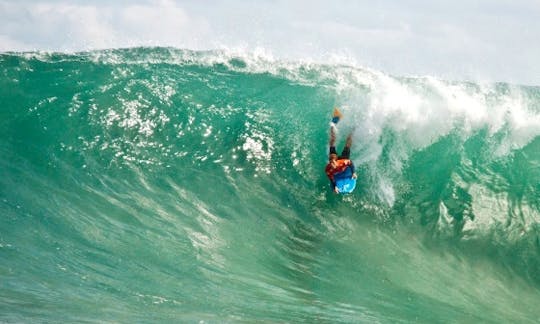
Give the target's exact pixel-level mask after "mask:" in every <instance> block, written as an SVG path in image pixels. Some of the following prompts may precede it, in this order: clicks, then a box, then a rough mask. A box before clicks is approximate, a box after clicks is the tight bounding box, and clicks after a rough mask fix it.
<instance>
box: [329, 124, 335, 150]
mask: <svg viewBox="0 0 540 324" xmlns="http://www.w3.org/2000/svg"><path fill="white" fill-rule="evenodd" d="M329 145H330V152H329V153H328V155H330V154H336V155H337V152H336V126H335V125H331V126H330V143H329Z"/></svg>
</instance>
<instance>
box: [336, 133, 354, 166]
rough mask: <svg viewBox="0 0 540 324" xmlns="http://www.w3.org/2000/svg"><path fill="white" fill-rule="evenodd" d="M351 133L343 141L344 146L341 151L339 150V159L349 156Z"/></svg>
mask: <svg viewBox="0 0 540 324" xmlns="http://www.w3.org/2000/svg"><path fill="white" fill-rule="evenodd" d="M352 135H353V132H351V133H350V134H349V136H347V140H346V141H345V147H344V148H343V151H342V152H341V156H340V157H339V158H340V159H349V158H350V157H351V146H352Z"/></svg>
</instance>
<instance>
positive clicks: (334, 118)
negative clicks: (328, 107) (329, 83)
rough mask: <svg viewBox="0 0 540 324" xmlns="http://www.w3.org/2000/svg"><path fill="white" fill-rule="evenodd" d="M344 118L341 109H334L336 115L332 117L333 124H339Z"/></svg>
mask: <svg viewBox="0 0 540 324" xmlns="http://www.w3.org/2000/svg"><path fill="white" fill-rule="evenodd" d="M342 116H343V115H342V114H341V112H340V111H339V109H337V108H334V114H333V115H332V123H334V124H337V123H338V122H339V119H340V118H341V117H342Z"/></svg>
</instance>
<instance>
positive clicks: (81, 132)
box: [0, 48, 540, 322]
mask: <svg viewBox="0 0 540 324" xmlns="http://www.w3.org/2000/svg"><path fill="white" fill-rule="evenodd" d="M0 68H1V74H0V75H1V77H0V85H1V86H0V98H1V100H2V102H1V103H0V106H2V110H1V112H0V114H1V116H0V126H1V127H0V129H1V130H0V152H1V153H2V154H0V173H1V174H2V177H1V179H0V181H1V186H0V196H1V203H0V206H1V207H0V210H1V212H2V214H3V215H4V217H2V220H1V226H2V229H3V234H2V236H1V237H0V251H1V255H2V257H1V258H2V262H1V263H2V266H1V269H2V272H1V273H2V274H1V276H2V279H3V281H4V282H6V284H5V288H6V290H5V291H4V292H3V293H1V294H0V296H1V300H0V307H1V308H2V309H4V310H6V312H3V313H4V314H6V315H4V316H3V319H4V320H7V321H19V320H23V321H24V320H28V319H30V318H33V317H36V316H37V317H38V318H48V319H51V320H54V318H55V317H54V316H55V314H54V313H55V312H53V311H51V307H59V306H60V308H54V309H60V310H64V314H68V315H67V316H68V318H67V319H68V320H80V319H86V320H88V319H90V318H94V317H91V316H92V315H91V313H90V312H89V311H82V310H81V309H82V308H81V307H82V306H81V305H85V304H88V302H89V301H92V303H91V304H92V305H95V306H96V307H106V305H108V306H107V307H108V309H110V310H111V312H110V314H111V315H109V316H110V317H107V316H106V315H104V317H101V318H98V319H97V320H105V321H107V320H118V319H119V318H126V319H131V320H160V319H161V320H167V319H173V318H174V319H178V318H181V319H183V320H185V321H193V320H210V321H213V320H220V319H221V317H220V316H222V315H223V314H226V315H227V316H228V317H225V318H226V320H227V321H255V320H268V321H314V320H320V321H338V322H350V321H356V320H358V319H360V320H362V321H382V322H386V321H394V320H397V319H402V320H404V321H407V320H414V319H415V318H416V319H417V320H418V313H416V312H412V311H411V310H410V309H409V308H408V307H406V306H404V305H403V304H402V303H401V302H400V300H402V298H407V300H409V302H410V303H411V305H415V307H416V308H417V309H423V310H429V311H428V312H427V313H426V314H430V315H425V314H424V315H422V316H420V319H421V320H422V321H428V320H430V321H431V320H437V321H442V320H448V319H451V318H454V319H455V318H461V319H463V320H471V319H472V318H475V319H480V320H486V321H492V320H494V321H501V320H514V321H515V320H519V321H528V320H531V319H536V318H538V314H537V313H536V311H535V308H534V307H529V306H530V305H529V302H527V303H524V304H523V305H522V306H520V307H518V310H517V311H515V310H512V309H511V307H510V306H511V305H514V304H512V302H513V301H517V300H520V302H521V301H523V300H524V299H525V298H526V300H529V301H530V302H531V303H534V302H535V301H536V302H537V301H538V300H539V299H538V287H539V284H540V276H539V274H538V269H539V268H540V267H539V266H540V264H539V262H540V257H539V255H538V253H539V248H540V243H539V242H540V241H539V239H538V230H539V227H538V224H539V221H540V200H539V198H538V192H539V190H540V187H539V183H540V167H539V166H540V153H539V152H540V137H539V134H540V97H539V94H540V89H539V88H538V87H525V86H518V85H512V84H505V83H495V84H479V83H471V82H455V81H445V80H440V79H437V78H433V77H414V78H413V77H407V78H405V77H396V76H391V75H387V74H384V73H382V72H380V71H376V70H373V69H369V68H366V67H361V66H355V65H349V64H344V63H328V64H321V63H316V62H309V61H304V62H302V61H294V62H292V61H283V60H279V59H274V58H272V57H271V56H268V55H265V54H264V53H242V52H227V51H205V52H197V51H190V50H180V49H174V48H131V49H116V50H103V51H92V52H81V53H74V54H61V53H46V52H31V53H4V54H0ZM334 106H339V107H341V109H342V111H343V113H344V116H345V118H344V119H343V121H342V122H340V125H339V134H338V135H339V139H340V140H341V142H340V145H342V143H343V140H344V137H345V135H346V134H347V133H348V132H353V138H354V144H353V153H352V158H353V160H354V161H355V164H356V165H357V166H358V173H359V178H360V181H359V188H358V189H357V190H356V192H355V193H354V194H352V195H349V196H344V197H342V196H334V195H333V194H331V193H330V191H329V189H328V181H327V180H326V179H325V175H324V172H323V168H324V164H325V162H326V154H327V152H326V151H327V141H328V120H329V117H330V115H329V114H330V112H331V109H332V107H334ZM351 262H352V264H351ZM28 264H30V265H31V268H28ZM434 267H436V268H437V269H434ZM361 269H366V270H361ZM466 271H471V272H470V273H464V272H466ZM475 272H476V273H477V274H474V273H475ZM479 274H482V276H483V277H480V275H479ZM418 275H420V277H421V278H423V279H422V280H415V278H416V279H418ZM36 278H40V279H39V280H37V281H36V280H35V279H36ZM453 278H457V279H456V281H458V282H456V281H455V280H453ZM450 283H453V284H454V285H453V286H452V287H451V288H450V290H447V291H448V294H445V293H443V289H446V288H443V287H446V286H447V285H448V284H450ZM351 284H355V285H357V286H356V287H357V289H353V290H350V289H347V287H349V286H350V285H351ZM358 285H359V286H358ZM512 286H513V287H519V288H520V291H519V292H516V291H514V290H508V289H510V288H509V287H512ZM51 289H52V291H53V292H54V294H53V295H50V293H49V290H51ZM483 289H484V290H485V289H488V291H489V292H491V296H490V297H489V298H488V297H486V295H485V293H484V292H483V291H484V290H483ZM212 296H215V297H212ZM66 299H68V300H69V302H66ZM233 300H236V301H233ZM29 304H33V306H30V305H29ZM141 305H143V307H142V310H141V308H140V307H139V306H141ZM155 305H157V306H155ZM208 305H211V306H208ZM269 305H272V306H271V307H268V306H269ZM12 306H17V307H15V308H13V307H12ZM154 306H155V307H160V308H158V309H159V311H157V310H156V311H150V312H149V313H146V315H145V312H144V310H151V309H152V307H154ZM8 309H14V310H13V311H8ZM314 309H316V311H313V310H314ZM488 309H489V311H486V310H488ZM283 310H287V311H288V312H283ZM473 313H474V314H477V315H474V316H472V315H457V314H473ZM148 314H153V315H148ZM452 316H454V317H452ZM456 316H457V317H456ZM460 316H461V317H460ZM64 319H66V318H64ZM94 320H95V318H94Z"/></svg>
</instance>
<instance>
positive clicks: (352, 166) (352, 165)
mask: <svg viewBox="0 0 540 324" xmlns="http://www.w3.org/2000/svg"><path fill="white" fill-rule="evenodd" d="M351 171H352V173H354V163H353V161H352V160H351Z"/></svg>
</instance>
